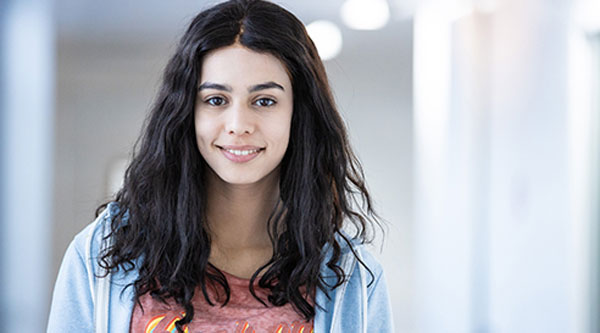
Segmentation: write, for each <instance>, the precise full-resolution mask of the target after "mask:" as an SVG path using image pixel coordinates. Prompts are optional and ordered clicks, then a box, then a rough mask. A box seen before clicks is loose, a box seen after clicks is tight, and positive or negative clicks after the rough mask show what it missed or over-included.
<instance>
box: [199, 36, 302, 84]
mask: <svg viewBox="0 0 600 333" xmlns="http://www.w3.org/2000/svg"><path fill="white" fill-rule="evenodd" d="M204 82H212V83H218V84H227V85H229V86H231V87H232V88H233V89H236V88H244V89H246V88H248V87H249V86H253V85H256V84H259V83H263V82H275V83H277V84H279V85H281V86H283V87H284V88H286V89H285V90H288V89H287V88H290V89H291V81H290V78H289V75H288V71H287V68H286V67H285V65H284V64H283V63H282V62H281V61H280V60H279V59H278V58H277V57H275V56H274V55H272V54H270V53H266V52H256V51H253V50H251V49H249V48H247V47H245V46H242V45H240V44H233V45H230V46H226V47H223V48H219V49H216V50H213V51H211V52H209V53H208V54H206V56H205V57H204V59H203V61H202V70H201V73H200V84H202V83H204Z"/></svg>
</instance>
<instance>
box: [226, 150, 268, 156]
mask: <svg viewBox="0 0 600 333" xmlns="http://www.w3.org/2000/svg"><path fill="white" fill-rule="evenodd" d="M225 150H226V151H228V152H230V153H232V154H234V155H238V156H244V155H248V154H254V153H258V152H259V151H260V149H252V150H233V149H225Z"/></svg>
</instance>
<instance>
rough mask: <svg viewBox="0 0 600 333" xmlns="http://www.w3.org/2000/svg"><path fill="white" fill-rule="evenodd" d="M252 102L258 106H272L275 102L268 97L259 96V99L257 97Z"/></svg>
mask: <svg viewBox="0 0 600 333" xmlns="http://www.w3.org/2000/svg"><path fill="white" fill-rule="evenodd" d="M254 103H256V104H257V105H258V106H272V105H274V104H275V103H276V102H275V101H274V100H272V99H270V98H260V99H257V100H256V102H254Z"/></svg>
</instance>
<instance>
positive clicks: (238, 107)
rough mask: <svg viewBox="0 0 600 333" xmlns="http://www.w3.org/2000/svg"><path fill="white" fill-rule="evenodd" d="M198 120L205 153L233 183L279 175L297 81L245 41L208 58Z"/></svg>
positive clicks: (198, 135)
mask: <svg viewBox="0 0 600 333" xmlns="http://www.w3.org/2000/svg"><path fill="white" fill-rule="evenodd" d="M199 82H200V84H199V88H198V95H197V98H196V106H195V117H194V119H195V120H194V125H195V129H196V142H197V143H198V148H199V150H200V154H202V157H204V159H205V160H206V162H207V163H208V165H209V166H210V168H211V169H212V170H213V171H214V172H215V173H216V174H217V175H218V176H219V177H220V178H221V179H222V180H223V181H225V182H227V183H230V184H240V185H241V184H252V183H256V182H258V181H260V180H262V179H263V178H265V177H266V176H268V175H277V174H276V173H274V172H273V171H274V170H276V169H278V166H279V163H280V162H281V160H282V159H283V155H284V154H285V151H286V149H287V146H288V141H289V137H290V125H291V122H292V109H293V95H292V84H291V82H290V78H289V77H288V74H287V72H286V69H285V66H284V65H283V63H282V62H281V61H279V59H277V58H276V57H275V56H273V55H271V54H268V53H258V52H255V51H252V50H250V49H248V48H246V47H244V46H241V45H239V44H233V45H231V46H227V47H223V48H220V49H217V50H214V51H212V52H209V53H208V54H207V55H206V56H205V57H204V60H203V63H202V72H201V75H200V80H199Z"/></svg>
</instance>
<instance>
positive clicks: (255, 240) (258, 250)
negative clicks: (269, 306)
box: [206, 170, 279, 275]
mask: <svg viewBox="0 0 600 333" xmlns="http://www.w3.org/2000/svg"><path fill="white" fill-rule="evenodd" d="M207 186H208V187H207V193H208V196H207V213H206V216H207V222H208V228H209V233H210V236H211V256H210V261H211V263H213V264H214V265H215V266H217V267H219V268H221V269H224V270H226V271H227V272H229V273H232V274H236V271H237V274H238V275H247V273H248V272H252V273H253V272H254V271H255V270H256V269H257V268H258V267H259V266H261V265H262V264H264V263H266V261H268V260H269V259H270V258H271V256H272V245H271V241H270V238H269V234H268V230H267V221H268V218H269V216H270V214H271V213H272V211H273V209H274V208H275V206H276V204H277V202H278V199H279V173H278V170H275V171H274V172H273V173H271V174H269V175H268V176H267V177H265V178H263V179H262V180H261V181H259V182H257V183H254V184H247V185H232V184H228V183H226V182H224V181H223V180H222V179H221V178H219V177H218V176H217V175H216V174H215V173H214V172H213V171H212V170H211V171H209V173H208V175H207ZM244 263H245V264H244ZM240 265H241V266H244V267H241V266H240ZM244 272H245V273H244Z"/></svg>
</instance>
